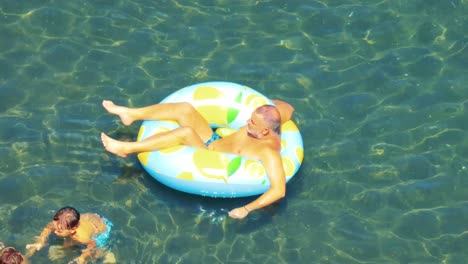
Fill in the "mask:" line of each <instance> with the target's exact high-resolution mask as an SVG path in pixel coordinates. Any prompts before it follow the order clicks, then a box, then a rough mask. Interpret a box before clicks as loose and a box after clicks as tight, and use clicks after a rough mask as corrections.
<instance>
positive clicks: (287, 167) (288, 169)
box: [282, 157, 296, 178]
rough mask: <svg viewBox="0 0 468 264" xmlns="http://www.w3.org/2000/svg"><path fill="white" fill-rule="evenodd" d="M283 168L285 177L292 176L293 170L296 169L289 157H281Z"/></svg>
mask: <svg viewBox="0 0 468 264" xmlns="http://www.w3.org/2000/svg"><path fill="white" fill-rule="evenodd" d="M282 159H283V168H284V174H285V175H286V178H289V177H291V176H293V174H294V172H295V171H296V165H295V164H294V161H293V160H292V158H291V157H283V158H282Z"/></svg>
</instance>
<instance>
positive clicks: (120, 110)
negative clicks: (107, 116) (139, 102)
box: [102, 100, 133, 126]
mask: <svg viewBox="0 0 468 264" xmlns="http://www.w3.org/2000/svg"><path fill="white" fill-rule="evenodd" d="M102 106H103V107H104V108H105V109H106V110H107V112H109V113H111V114H114V115H118V116H119V117H120V120H122V123H123V124H124V125H126V126H129V125H131V124H132V123H133V119H132V118H131V117H130V114H129V113H128V107H125V106H120V105H116V104H114V102H112V101H108V100H103V101H102Z"/></svg>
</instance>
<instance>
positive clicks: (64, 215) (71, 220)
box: [53, 206, 80, 230]
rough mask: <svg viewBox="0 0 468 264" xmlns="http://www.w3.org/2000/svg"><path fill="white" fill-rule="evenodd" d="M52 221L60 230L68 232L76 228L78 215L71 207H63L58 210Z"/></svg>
mask: <svg viewBox="0 0 468 264" xmlns="http://www.w3.org/2000/svg"><path fill="white" fill-rule="evenodd" d="M53 219H54V221H56V222H57V224H58V225H59V226H60V227H61V228H63V229H66V230H70V229H72V228H74V227H77V226H78V223H79V221H80V213H79V212H78V211H77V210H76V209H75V208H73V207H70V206H65V207H63V208H61V209H60V210H58V212H57V213H56V214H55V215H54V218H53Z"/></svg>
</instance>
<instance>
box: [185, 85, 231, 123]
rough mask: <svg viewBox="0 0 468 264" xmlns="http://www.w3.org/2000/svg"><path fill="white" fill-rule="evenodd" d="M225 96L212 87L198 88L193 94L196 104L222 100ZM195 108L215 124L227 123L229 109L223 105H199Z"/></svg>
mask: <svg viewBox="0 0 468 264" xmlns="http://www.w3.org/2000/svg"><path fill="white" fill-rule="evenodd" d="M223 96H224V94H223V93H222V92H221V91H220V90H218V89H216V88H214V87H210V86H201V87H198V88H197V89H196V90H195V91H194V92H193V100H194V102H200V101H203V100H208V99H221V98H222V97H223ZM195 108H196V109H197V111H198V112H199V113H200V114H201V115H202V116H203V117H204V118H205V119H206V120H208V121H209V122H212V123H215V124H225V123H226V122H227V112H228V109H227V108H226V107H225V106H223V105H198V106H195Z"/></svg>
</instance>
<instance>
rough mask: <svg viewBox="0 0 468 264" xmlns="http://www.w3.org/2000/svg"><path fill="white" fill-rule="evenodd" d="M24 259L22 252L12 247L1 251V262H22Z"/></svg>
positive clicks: (12, 263)
mask: <svg viewBox="0 0 468 264" xmlns="http://www.w3.org/2000/svg"><path fill="white" fill-rule="evenodd" d="M23 261H24V257H23V255H21V252H19V251H17V250H16V249H14V248H12V247H7V248H5V249H4V250H2V251H1V254H0V264H21V263H23Z"/></svg>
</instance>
